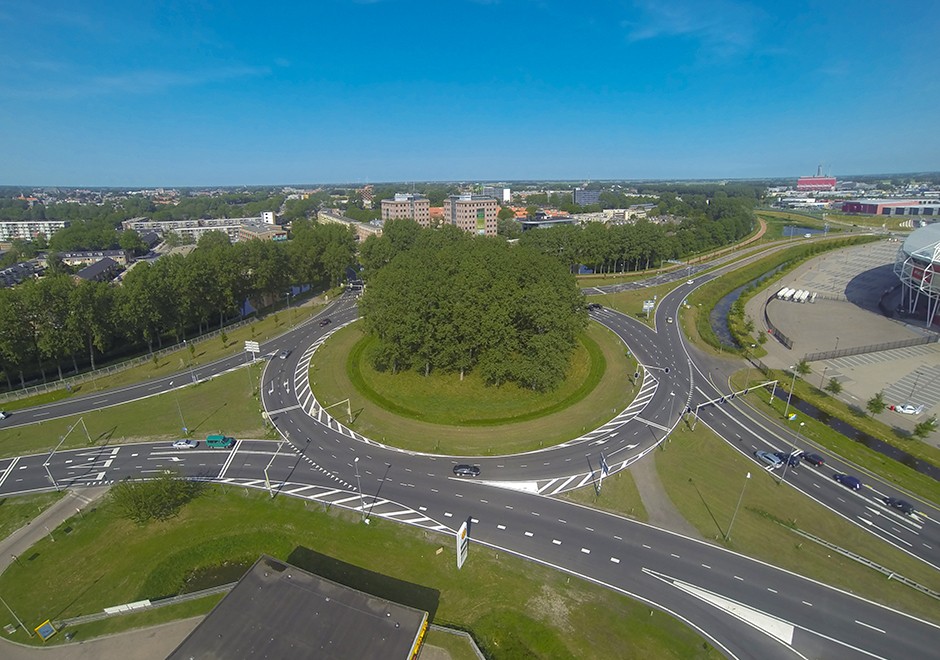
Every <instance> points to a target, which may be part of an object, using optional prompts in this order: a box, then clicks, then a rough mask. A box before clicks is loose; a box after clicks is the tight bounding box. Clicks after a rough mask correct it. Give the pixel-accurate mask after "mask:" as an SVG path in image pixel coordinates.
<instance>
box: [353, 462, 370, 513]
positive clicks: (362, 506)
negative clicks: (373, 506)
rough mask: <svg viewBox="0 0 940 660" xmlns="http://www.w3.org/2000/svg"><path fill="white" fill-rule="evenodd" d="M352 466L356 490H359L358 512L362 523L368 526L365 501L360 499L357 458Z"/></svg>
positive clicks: (360, 487) (360, 484) (360, 490)
mask: <svg viewBox="0 0 940 660" xmlns="http://www.w3.org/2000/svg"><path fill="white" fill-rule="evenodd" d="M353 465H355V466H356V488H357V489H358V490H359V510H360V511H361V513H362V522H364V523H366V524H367V525H368V524H369V521H368V520H367V519H366V501H365V499H364V498H363V497H362V482H361V481H360V480H359V457H358V456H356V458H355V460H354V461H353Z"/></svg>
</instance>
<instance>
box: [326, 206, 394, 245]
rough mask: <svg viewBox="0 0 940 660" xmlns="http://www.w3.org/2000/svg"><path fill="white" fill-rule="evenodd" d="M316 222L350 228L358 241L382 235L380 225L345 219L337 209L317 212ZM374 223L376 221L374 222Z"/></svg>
mask: <svg viewBox="0 0 940 660" xmlns="http://www.w3.org/2000/svg"><path fill="white" fill-rule="evenodd" d="M317 222H332V223H334V224H339V225H346V226H348V227H352V229H353V231H354V232H356V239H357V240H360V241H364V240H365V239H367V238H369V237H370V236H381V235H382V227H381V225H379V224H371V223H369V224H367V223H365V222H356V221H355V220H353V219H352V218H347V217H346V216H345V215H343V214H342V212H340V211H339V210H338V209H320V210H319V211H317ZM375 222H378V221H377V220H376V221H375Z"/></svg>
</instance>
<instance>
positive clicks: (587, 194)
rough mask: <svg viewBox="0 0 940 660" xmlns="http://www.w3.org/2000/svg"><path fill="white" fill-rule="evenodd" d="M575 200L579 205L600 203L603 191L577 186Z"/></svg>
mask: <svg viewBox="0 0 940 660" xmlns="http://www.w3.org/2000/svg"><path fill="white" fill-rule="evenodd" d="M573 200H574V203H575V204H577V205H579V206H591V205H592V204H599V203H600V201H601V191H600V190H585V189H584V188H575V189H574V195H573Z"/></svg>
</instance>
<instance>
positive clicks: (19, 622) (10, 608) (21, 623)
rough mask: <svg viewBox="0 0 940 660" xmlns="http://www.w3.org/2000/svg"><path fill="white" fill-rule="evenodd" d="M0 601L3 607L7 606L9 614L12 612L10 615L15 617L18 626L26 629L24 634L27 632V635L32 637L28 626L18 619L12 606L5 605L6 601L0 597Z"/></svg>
mask: <svg viewBox="0 0 940 660" xmlns="http://www.w3.org/2000/svg"><path fill="white" fill-rule="evenodd" d="M0 603H3V606H4V607H5V608H7V609H8V610H10V614H12V615H13V618H14V619H16V622H17V623H18V624H20V627H21V628H22V629H23V630H25V631H26V634H27V635H29V636H30V637H32V636H33V632H32V631H31V630H30V629H29V628H27V627H26V626H25V625H23V621H22V620H20V617H18V616H16V612H14V611H13V608H12V607H10V606H9V605H7V602H6V601H5V600H3V599H2V598H0Z"/></svg>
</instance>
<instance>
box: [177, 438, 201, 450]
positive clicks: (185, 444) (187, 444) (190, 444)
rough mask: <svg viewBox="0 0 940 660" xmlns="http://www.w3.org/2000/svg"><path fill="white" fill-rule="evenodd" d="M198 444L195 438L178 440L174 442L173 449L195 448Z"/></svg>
mask: <svg viewBox="0 0 940 660" xmlns="http://www.w3.org/2000/svg"><path fill="white" fill-rule="evenodd" d="M198 446H199V443H198V442H196V441H195V440H177V441H176V442H174V443H173V449H195V448H196V447H198Z"/></svg>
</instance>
